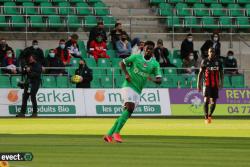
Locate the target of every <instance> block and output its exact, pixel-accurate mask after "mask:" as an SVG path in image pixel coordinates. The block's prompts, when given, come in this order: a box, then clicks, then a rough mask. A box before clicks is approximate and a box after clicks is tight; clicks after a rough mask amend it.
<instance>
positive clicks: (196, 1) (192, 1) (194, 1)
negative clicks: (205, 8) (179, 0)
mask: <svg viewBox="0 0 250 167" xmlns="http://www.w3.org/2000/svg"><path fill="white" fill-rule="evenodd" d="M185 2H186V3H198V2H201V0H186V1H185Z"/></svg>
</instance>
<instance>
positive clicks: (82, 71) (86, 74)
mask: <svg viewBox="0 0 250 167" xmlns="http://www.w3.org/2000/svg"><path fill="white" fill-rule="evenodd" d="M75 74H76V75H80V76H82V78H83V80H82V82H80V83H78V84H76V88H90V82H91V81H92V79H93V74H92V70H91V69H90V68H88V66H87V65H85V66H84V67H79V68H78V69H77V70H76V71H75Z"/></svg>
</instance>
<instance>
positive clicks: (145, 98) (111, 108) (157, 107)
mask: <svg viewBox="0 0 250 167" xmlns="http://www.w3.org/2000/svg"><path fill="white" fill-rule="evenodd" d="M120 91H121V89H90V90H84V95H85V97H88V98H85V101H86V102H85V104H86V109H87V110H86V112H87V115H88V116H112V115H118V114H120V113H121V112H122V110H123V108H122V104H123V102H122V95H121V92H120ZM170 113H171V111H170V104H169V95H168V90H167V89H144V90H143V92H142V94H141V97H140V103H139V106H138V107H137V108H136V109H135V111H134V114H135V115H155V116H156V115H170Z"/></svg>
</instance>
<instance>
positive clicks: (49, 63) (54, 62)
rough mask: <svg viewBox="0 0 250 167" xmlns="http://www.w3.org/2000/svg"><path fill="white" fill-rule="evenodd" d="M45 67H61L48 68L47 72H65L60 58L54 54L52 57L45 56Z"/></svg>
mask: <svg viewBox="0 0 250 167" xmlns="http://www.w3.org/2000/svg"><path fill="white" fill-rule="evenodd" d="M46 67H61V69H48V70H47V72H46V73H47V74H65V73H66V72H65V70H64V67H65V66H64V64H63V62H62V61H61V59H60V58H59V57H57V56H55V57H54V58H51V57H49V56H48V57H47V58H46Z"/></svg>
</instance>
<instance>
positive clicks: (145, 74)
mask: <svg viewBox="0 0 250 167" xmlns="http://www.w3.org/2000/svg"><path fill="white" fill-rule="evenodd" d="M154 46H155V44H154V42H152V41H147V42H145V47H144V54H143V55H142V54H134V55H131V56H129V57H128V58H126V59H123V61H122V62H121V63H120V66H121V69H122V70H123V72H124V73H125V77H126V80H125V81H124V83H123V86H122V90H121V93H122V99H123V103H124V109H123V112H122V114H121V116H120V117H119V118H118V119H117V120H116V122H115V123H114V125H113V127H112V128H111V129H110V130H109V132H108V133H107V135H105V136H104V140H105V141H106V142H112V139H113V138H114V140H115V141H116V142H122V138H121V136H120V131H121V129H122V127H123V126H124V124H125V123H126V121H127V120H128V118H129V117H130V116H131V114H132V113H133V111H134V109H135V108H136V106H137V105H138V103H139V100H140V94H141V92H142V89H143V87H144V86H145V84H146V82H147V80H150V81H152V82H155V83H157V84H160V83H161V71H160V65H159V63H158V62H157V61H156V59H155V58H153V52H154ZM127 67H129V68H127ZM151 75H154V77H155V78H151V77H150V76H151Z"/></svg>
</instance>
